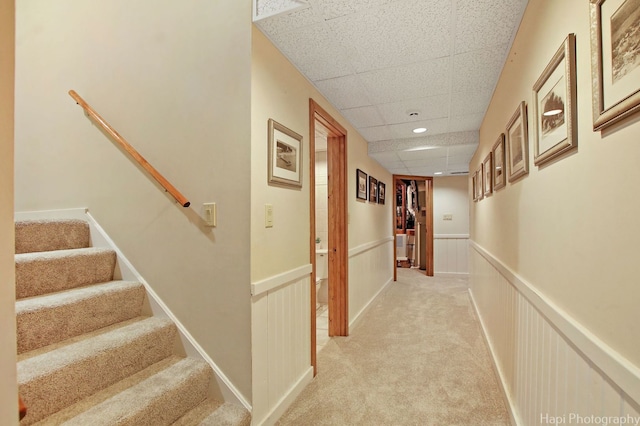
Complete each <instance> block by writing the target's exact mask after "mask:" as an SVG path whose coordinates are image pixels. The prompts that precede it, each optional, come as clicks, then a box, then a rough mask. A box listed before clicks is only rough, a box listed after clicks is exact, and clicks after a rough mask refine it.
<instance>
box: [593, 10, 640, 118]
mask: <svg viewBox="0 0 640 426" xmlns="http://www.w3.org/2000/svg"><path fill="white" fill-rule="evenodd" d="M589 7H590V11H591V13H590V15H591V77H592V81H593V88H592V104H593V130H594V131H598V130H603V129H606V128H607V127H609V126H611V125H613V124H615V123H617V122H619V121H620V120H622V119H624V118H626V117H629V116H631V115H632V114H635V113H637V112H638V111H640V48H638V46H639V43H640V0H606V1H605V0H590V5H589Z"/></svg>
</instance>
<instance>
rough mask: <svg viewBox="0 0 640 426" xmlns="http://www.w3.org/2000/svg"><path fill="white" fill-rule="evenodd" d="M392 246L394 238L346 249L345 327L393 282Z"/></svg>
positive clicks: (357, 317) (358, 317)
mask: <svg viewBox="0 0 640 426" xmlns="http://www.w3.org/2000/svg"><path fill="white" fill-rule="evenodd" d="M393 244H394V238H393V237H387V238H383V239H381V240H378V241H372V242H370V243H367V244H362V245H360V246H358V247H354V248H352V249H350V250H349V326H352V325H354V324H355V323H356V321H357V320H358V319H360V318H361V316H362V314H363V313H364V312H365V311H366V310H367V308H368V307H369V305H370V304H371V302H372V301H373V299H375V298H376V296H377V295H378V294H379V293H380V292H381V291H382V290H383V289H384V288H385V286H386V285H387V284H389V283H391V282H392V281H393V266H394V261H393Z"/></svg>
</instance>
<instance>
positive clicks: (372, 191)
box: [369, 176, 378, 203]
mask: <svg viewBox="0 0 640 426" xmlns="http://www.w3.org/2000/svg"><path fill="white" fill-rule="evenodd" d="M369 202H371V203H377V202H378V179H376V178H374V177H373V176H369Z"/></svg>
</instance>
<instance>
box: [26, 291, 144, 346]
mask: <svg viewBox="0 0 640 426" xmlns="http://www.w3.org/2000/svg"><path fill="white" fill-rule="evenodd" d="M144 297H145V290H144V286H143V285H142V284H140V283H138V282H131V281H110V282H107V283H102V284H95V285H91V286H88V287H80V288H75V289H71V290H64V291H61V292H58V293H52V294H48V295H44V296H35V297H30V298H26V299H21V300H18V301H17V302H16V322H17V334H18V353H23V352H26V351H30V350H33V349H37V348H40V347H43V346H47V345H50V344H52V343H57V342H61V341H63V340H66V339H68V338H70V337H74V336H79V335H81V334H83V333H88V332H91V331H94V330H98V329H100V328H103V327H106V326H109V325H112V324H116V323H118V322H122V321H126V320H129V319H131V318H135V317H137V316H139V315H140V312H141V310H142V303H143V301H144Z"/></svg>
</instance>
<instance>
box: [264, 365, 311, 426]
mask: <svg viewBox="0 0 640 426" xmlns="http://www.w3.org/2000/svg"><path fill="white" fill-rule="evenodd" d="M311 380H313V367H309V368H308V369H307V371H305V373H304V374H303V375H302V376H300V378H299V379H298V381H297V382H296V383H295V384H294V385H293V386H292V387H291V389H289V392H287V393H286V394H285V395H284V396H283V397H282V398H280V400H279V401H278V402H277V403H276V405H275V406H274V407H273V408H272V409H271V411H269V414H267V416H266V417H265V418H264V419H262V420H256V419H252V422H251V425H252V426H272V425H274V424H275V423H276V422H277V421H278V419H279V418H280V417H282V415H283V414H284V413H285V411H287V409H288V408H289V407H290V406H291V404H292V403H293V401H295V400H296V398H297V397H298V396H299V395H300V393H301V392H302V391H303V390H304V388H305V387H307V385H308V384H309V383H311Z"/></svg>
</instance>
